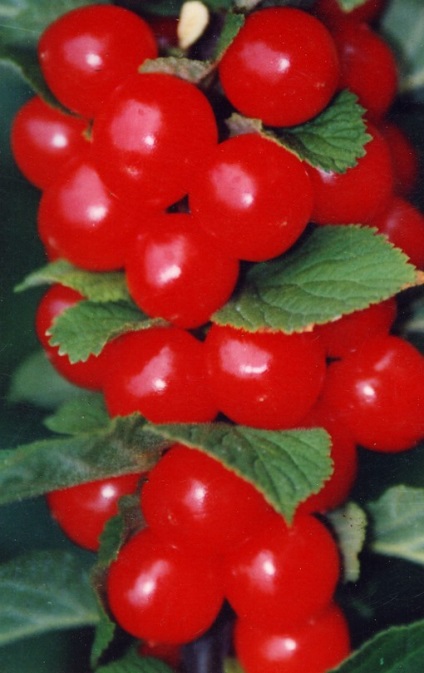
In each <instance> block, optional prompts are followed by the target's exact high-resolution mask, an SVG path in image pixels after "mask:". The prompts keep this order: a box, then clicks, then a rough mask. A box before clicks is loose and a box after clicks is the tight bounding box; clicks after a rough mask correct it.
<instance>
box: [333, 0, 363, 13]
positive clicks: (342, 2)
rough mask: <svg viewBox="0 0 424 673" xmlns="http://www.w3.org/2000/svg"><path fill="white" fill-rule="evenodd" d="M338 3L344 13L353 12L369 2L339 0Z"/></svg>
mask: <svg viewBox="0 0 424 673" xmlns="http://www.w3.org/2000/svg"><path fill="white" fill-rule="evenodd" d="M337 2H338V4H339V6H340V8H341V9H342V10H343V11H344V12H351V11H352V10H353V9H356V8H357V7H362V5H364V4H365V3H366V2H367V0H337Z"/></svg>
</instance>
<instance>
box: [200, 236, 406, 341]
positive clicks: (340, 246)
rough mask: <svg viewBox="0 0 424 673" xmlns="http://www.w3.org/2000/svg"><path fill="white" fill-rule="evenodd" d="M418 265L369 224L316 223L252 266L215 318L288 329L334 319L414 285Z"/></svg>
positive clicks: (241, 325)
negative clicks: (300, 237) (277, 253)
mask: <svg viewBox="0 0 424 673" xmlns="http://www.w3.org/2000/svg"><path fill="white" fill-rule="evenodd" d="M414 280H415V271H414V267H412V266H411V265H410V264H408V263H407V258H406V256H405V255H404V254H403V253H402V252H400V250H398V249H396V248H393V246H392V245H390V244H389V243H388V242H387V240H386V238H385V237H384V236H380V235H378V234H376V233H375V231H374V230H373V229H370V228H369V227H359V226H353V225H350V226H346V225H340V226H327V227H318V228H317V229H315V230H314V231H312V233H311V234H310V235H309V236H308V237H307V238H306V240H304V241H303V243H302V244H301V245H298V246H296V247H295V248H294V249H293V250H292V251H289V252H288V253H286V254H285V255H283V256H282V257H280V258H278V259H276V260H275V261H271V262H267V263H264V264H257V265H255V266H253V267H252V268H251V269H250V271H249V272H248V273H247V277H246V282H245V283H244V285H243V286H242V287H241V289H240V290H239V292H238V293H236V294H235V296H234V297H233V298H232V299H231V300H230V301H229V302H228V303H227V304H226V306H224V307H223V308H222V309H220V310H219V311H217V313H215V314H214V316H213V320H214V322H216V323H218V324H220V325H232V326H233V327H238V328H242V329H245V330H248V331H257V330H260V329H262V328H263V327H268V328H270V329H273V330H281V331H283V332H286V333H292V332H299V331H302V330H306V329H309V328H311V327H312V326H313V325H316V324H322V323H325V322H328V321H330V320H335V319H336V318H338V317H339V316H341V315H344V314H346V313H351V312H352V311H356V310H359V309H363V308H366V307H367V306H369V305H370V304H373V303H376V302H379V301H382V300H383V299H387V298H388V297H390V296H392V295H394V294H395V293H396V292H399V291H400V290H401V289H402V288H403V287H404V286H405V285H407V284H413V283H414Z"/></svg>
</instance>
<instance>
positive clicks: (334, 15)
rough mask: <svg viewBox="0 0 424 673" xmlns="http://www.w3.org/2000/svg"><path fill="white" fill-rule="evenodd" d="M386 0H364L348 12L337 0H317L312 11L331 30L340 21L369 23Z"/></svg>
mask: <svg viewBox="0 0 424 673" xmlns="http://www.w3.org/2000/svg"><path fill="white" fill-rule="evenodd" d="M385 5H386V0H366V2H364V4H363V5H360V6H359V7H355V8H354V9H352V10H351V11H350V12H344V11H343V10H342V9H341V8H340V5H339V4H338V2H337V0H317V2H315V3H314V6H313V9H312V11H313V13H314V14H315V16H317V17H318V18H319V19H320V20H321V21H323V23H325V25H326V26H328V27H329V28H331V29H332V30H334V29H337V27H338V26H340V24H341V23H345V22H349V23H355V24H358V23H362V22H364V23H371V22H373V21H375V20H376V19H378V18H379V16H380V15H381V13H382V11H383V9H384V7H385Z"/></svg>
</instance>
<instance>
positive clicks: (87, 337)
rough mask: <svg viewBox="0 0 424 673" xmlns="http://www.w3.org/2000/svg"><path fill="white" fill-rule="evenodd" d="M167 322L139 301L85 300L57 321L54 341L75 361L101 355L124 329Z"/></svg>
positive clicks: (53, 334) (54, 324)
mask: <svg viewBox="0 0 424 673" xmlns="http://www.w3.org/2000/svg"><path fill="white" fill-rule="evenodd" d="M159 324H165V323H164V321H163V320H160V319H148V318H147V317H146V316H145V315H144V314H143V313H142V312H141V311H140V309H138V308H137V307H136V306H135V304H132V303H130V302H126V301H116V302H104V303H98V302H94V301H81V302H78V304H75V305H74V306H71V307H70V308H68V309H67V310H66V311H63V313H61V314H60V315H59V316H58V317H57V318H56V319H55V320H54V322H53V324H52V326H51V328H50V330H49V332H50V334H51V338H50V343H51V344H52V345H53V346H59V353H60V354H62V355H64V354H66V355H68V357H69V360H70V361H71V362H80V361H85V360H87V359H88V357H89V356H90V355H91V354H94V355H99V353H101V351H102V350H103V348H104V346H105V345H106V344H107V342H108V341H109V340H110V339H113V338H115V337H117V336H119V335H120V334H123V333H124V332H129V331H136V330H141V329H148V328H149V327H152V326H153V325H159Z"/></svg>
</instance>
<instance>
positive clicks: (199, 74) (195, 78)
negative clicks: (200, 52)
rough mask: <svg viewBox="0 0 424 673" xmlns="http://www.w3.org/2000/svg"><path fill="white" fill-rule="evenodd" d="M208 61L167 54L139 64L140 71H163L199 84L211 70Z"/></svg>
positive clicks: (211, 66) (210, 64)
mask: <svg viewBox="0 0 424 673" xmlns="http://www.w3.org/2000/svg"><path fill="white" fill-rule="evenodd" d="M213 67H214V66H213V64H212V63H211V62H210V61H196V60H195V59H192V58H183V57H181V58H178V57H176V56H167V57H165V58H155V59H148V60H147V61H144V63H143V65H141V66H140V68H139V72H141V73H155V72H159V73H165V74H166V75H175V77H180V78H181V79H185V80H186V81H187V82H191V83H192V84H199V82H201V81H202V79H204V78H205V77H206V76H207V75H209V73H210V72H212V70H213Z"/></svg>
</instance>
